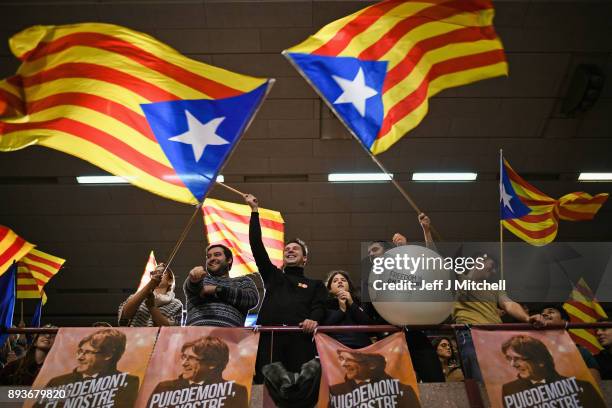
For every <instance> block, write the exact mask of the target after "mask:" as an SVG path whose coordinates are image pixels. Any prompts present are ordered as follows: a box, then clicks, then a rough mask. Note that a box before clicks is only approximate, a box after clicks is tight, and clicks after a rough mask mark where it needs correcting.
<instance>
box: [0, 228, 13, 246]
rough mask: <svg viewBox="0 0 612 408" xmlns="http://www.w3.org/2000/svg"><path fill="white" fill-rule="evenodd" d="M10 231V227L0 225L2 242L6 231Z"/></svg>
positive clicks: (0, 240) (0, 239)
mask: <svg viewBox="0 0 612 408" xmlns="http://www.w3.org/2000/svg"><path fill="white" fill-rule="evenodd" d="M10 231H11V229H10V228H7V227H4V226H2V225H0V242H2V240H4V238H6V236H7V235H8V233H9V232H10Z"/></svg>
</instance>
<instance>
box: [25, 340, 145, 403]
mask: <svg viewBox="0 0 612 408" xmlns="http://www.w3.org/2000/svg"><path fill="white" fill-rule="evenodd" d="M126 342H127V339H126V336H125V334H124V333H122V332H120V331H119V330H117V329H103V330H99V331H97V332H95V333H93V334H90V335H89V336H87V337H85V338H83V339H82V340H81V341H80V342H79V348H78V349H77V366H76V367H75V369H74V370H73V371H72V372H70V373H67V374H63V375H60V376H58V377H54V378H52V379H51V380H50V381H49V382H48V383H47V384H46V385H45V387H44V388H61V389H65V390H66V396H67V398H66V399H62V400H59V401H58V404H57V405H56V406H55V407H57V408H61V407H63V406H64V405H65V403H66V402H67V400H69V399H71V398H77V397H78V396H81V397H82V398H84V399H86V400H87V401H88V402H89V406H90V407H92V408H95V407H96V406H103V405H107V404H109V403H110V401H109V400H108V399H105V398H106V396H105V395H104V394H103V391H110V390H111V389H112V390H114V389H116V390H117V391H116V392H115V396H114V398H112V401H113V402H114V404H113V407H117V408H124V407H125V408H131V407H133V406H134V403H135V402H136V398H137V396H138V387H139V385H140V379H139V378H138V377H137V376H135V375H130V374H127V373H124V372H121V371H119V370H117V363H118V361H119V360H120V359H121V356H122V355H123V353H124V352H125V346H126ZM109 376H115V377H114V378H113V379H112V380H110V381H109V380H104V378H105V377H109ZM93 382H95V383H96V384H107V385H109V387H106V388H102V387H101V386H100V387H98V388H97V391H96V393H83V394H82V393H81V392H79V391H78V390H77V387H78V389H81V387H82V388H83V389H87V388H89V387H91V383H93ZM79 383H84V384H83V385H81V384H79ZM73 390H74V396H73V397H71V393H72V392H73ZM81 394H82V395H81ZM44 406H45V400H40V401H38V402H37V403H36V404H35V407H44Z"/></svg>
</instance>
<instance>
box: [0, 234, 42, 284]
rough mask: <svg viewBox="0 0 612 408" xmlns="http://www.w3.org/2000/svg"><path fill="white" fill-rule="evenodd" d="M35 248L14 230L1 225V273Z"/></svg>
mask: <svg viewBox="0 0 612 408" xmlns="http://www.w3.org/2000/svg"><path fill="white" fill-rule="evenodd" d="M32 248H34V245H33V244H30V243H29V242H27V241H26V240H24V239H23V238H21V237H20V236H19V235H17V234H15V233H14V232H13V230H11V229H10V228H7V227H5V226H2V225H0V275H2V274H3V273H4V272H6V270H7V269H8V268H10V267H11V266H12V265H13V262H15V261H18V260H20V259H21V258H22V257H23V256H24V255H25V254H27V253H28V252H30V250H31V249H32Z"/></svg>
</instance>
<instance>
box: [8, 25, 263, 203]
mask: <svg viewBox="0 0 612 408" xmlns="http://www.w3.org/2000/svg"><path fill="white" fill-rule="evenodd" d="M9 44H10V48H11V51H12V52H13V54H14V55H15V56H16V57H17V58H19V59H20V60H21V62H22V64H21V66H20V67H19V70H18V71H17V75H15V76H13V77H11V78H9V79H7V80H4V81H1V82H0V151H13V150H17V149H21V148H25V147H27V146H31V145H34V144H39V145H42V146H46V147H49V148H52V149H57V150H60V151H62V152H64V153H67V154H70V155H73V156H76V157H79V158H81V159H83V160H87V161H89V162H90V163H92V164H94V165H96V166H98V167H100V168H102V169H104V170H106V171H108V172H109V173H112V174H114V175H117V176H121V177H124V178H125V179H126V180H127V181H129V182H130V183H132V184H134V185H136V186H138V187H140V188H143V189H145V190H148V191H151V192H153V193H155V194H159V195H161V196H163V197H166V198H170V199H172V200H176V201H180V202H184V203H191V204H195V203H197V202H198V201H200V200H201V199H202V198H201V197H198V198H196V197H195V196H194V194H195V193H193V192H192V191H196V189H195V187H194V186H196V185H197V187H198V189H197V191H198V195H204V194H205V193H206V191H202V190H207V188H204V187H201V186H200V185H206V186H208V185H209V184H210V183H212V182H214V179H215V177H216V174H214V173H213V174H208V173H204V174H201V171H200V168H199V167H197V166H195V167H193V166H191V167H185V166H182V163H184V161H183V160H182V159H184V158H186V159H189V160H191V161H193V160H194V158H195V163H196V164H198V163H199V164H202V163H203V162H206V163H208V162H209V160H206V158H205V159H203V160H202V161H201V162H200V161H199V159H200V157H201V156H202V152H199V154H196V153H192V150H191V145H189V144H187V142H188V140H186V139H181V140H178V141H177V140H174V141H170V142H167V144H168V145H172V146H171V147H172V148H173V149H174V150H172V152H173V154H174V155H170V156H169V155H168V154H167V151H166V149H162V145H160V143H162V142H161V141H160V139H161V140H163V141H164V142H166V141H167V140H168V138H169V137H170V136H180V135H181V134H184V132H185V133H186V132H187V131H189V130H191V129H190V127H189V126H200V125H203V123H202V121H203V120H206V119H207V118H204V116H205V114H204V113H202V112H204V111H206V109H208V111H206V112H209V113H210V111H211V109H212V108H211V106H212V105H214V104H215V103H217V102H219V106H221V105H220V104H221V103H222V102H223V101H228V99H230V101H228V102H227V103H226V104H227V105H228V106H230V108H227V109H226V108H223V109H225V110H222V109H221V108H219V110H218V111H217V112H216V113H215V114H218V115H219V116H221V117H223V119H218V120H217V121H216V122H214V123H213V124H217V125H218V124H219V123H220V120H221V121H223V120H224V121H225V122H226V123H230V122H231V123H232V130H231V132H230V131H227V133H225V134H224V133H223V132H222V130H223V129H225V128H224V126H221V127H220V128H221V130H219V131H218V132H217V134H215V136H218V134H219V135H221V136H219V137H223V138H225V139H223V140H224V141H225V144H224V146H226V147H227V149H229V146H234V145H235V141H236V140H238V138H239V137H240V135H241V132H243V131H244V129H245V128H246V124H247V123H248V121H249V120H250V119H251V118H252V115H253V114H254V113H255V112H256V110H257V108H258V107H259V104H260V103H261V102H262V100H263V99H262V97H260V96H257V97H255V96H253V97H252V98H253V100H251V99H249V101H250V102H249V103H247V102H244V103H243V105H244V106H242V105H240V106H238V104H232V103H231V102H232V101H233V100H234V98H243V97H245V98H246V97H247V96H248V95H251V94H252V93H253V92H254V91H255V90H260V89H262V88H265V89H266V90H267V89H268V87H269V86H270V83H271V81H270V80H268V79H265V78H254V77H249V76H246V75H241V74H237V73H234V72H231V71H227V70H224V69H221V68H217V67H214V66H211V65H208V64H204V63H202V62H199V61H195V60H192V59H189V58H187V57H185V56H183V55H181V54H180V53H178V52H177V51H176V50H174V49H172V48H170V47H169V46H167V45H166V44H163V43H161V42H159V41H157V40H156V39H154V38H152V37H150V36H149V35H146V34H144V33H140V32H137V31H133V30H130V29H128V28H125V27H120V26H116V25H111V24H100V23H84V24H74V25H64V26H34V27H30V28H28V29H26V30H24V31H22V32H20V33H18V34H16V35H14V36H13V37H12V38H11V39H10V41H9ZM262 92H263V91H262ZM257 95H259V94H257ZM249 98H250V96H249ZM240 100H241V101H242V100H243V99H240ZM244 100H245V101H246V99H244ZM251 102H252V103H251ZM204 106H205V108H204ZM215 106H217V105H215ZM224 106H225V105H224ZM145 107H148V108H149V109H150V111H151V112H153V113H156V114H158V115H157V116H155V115H154V116H155V119H156V121H153V119H151V118H150V117H148V116H147V115H146V114H145V112H144V109H145ZM212 110H214V109H212ZM160 112H161V113H160ZM227 112H230V113H231V114H225V113H227ZM153 113H151V114H153ZM187 113H189V115H191V116H188V115H187ZM210 114H212V113H210ZM164 115H166V116H164ZM168 116H172V118H171V119H168ZM190 118H194V119H193V121H192V122H193V123H195V125H190V124H188V123H186V121H188V120H189V119H190ZM198 121H199V122H198ZM168 122H170V123H168ZM211 122H212V121H211ZM198 123H199V124H200V125H198ZM208 123H210V122H207V124H208ZM162 124H163V126H162ZM166 125H167V127H164V126H166ZM224 125H225V123H224ZM211 126H212V125H211ZM166 131H167V132H170V131H172V132H174V134H171V133H168V134H166V133H164V132H166ZM232 138H233V139H232ZM215 140H217V145H221V142H219V141H218V140H219V139H215ZM230 142H231V143H230ZM209 143H210V142H209ZM181 146H182V147H181ZM210 146H212V145H210ZM201 147H202V146H201ZM196 150H197V149H196V147H193V151H194V152H195V151H196ZM202 150H205V153H209V154H213V156H215V157H216V156H217V155H218V156H220V160H221V159H224V158H226V157H227V152H224V153H223V155H221V154H219V151H217V155H215V154H214V151H215V150H214V148H211V147H206V149H204V147H202ZM211 152H213V153H211ZM179 153H180V154H179ZM181 155H185V156H181ZM189 155H191V156H189ZM179 156H180V157H179ZM207 157H208V156H207ZM172 160H175V161H172ZM171 161H172V162H171ZM212 162H215V161H214V160H213V161H212ZM177 163H179V164H180V165H177ZM189 163H190V165H191V164H192V163H191V162H189ZM215 163H216V162H215ZM194 168H195V170H194ZM192 184H193V185H192Z"/></svg>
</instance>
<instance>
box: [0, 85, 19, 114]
mask: <svg viewBox="0 0 612 408" xmlns="http://www.w3.org/2000/svg"><path fill="white" fill-rule="evenodd" d="M3 100H4V101H6V103H7V105H8V107H11V108H13V109H15V110H21V109H23V102H22V101H21V99H19V98H18V97H16V96H15V95H14V94H12V93H10V92H8V91H5V90H4V89H0V101H3ZM1 112H2V111H1V110H0V113H1Z"/></svg>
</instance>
